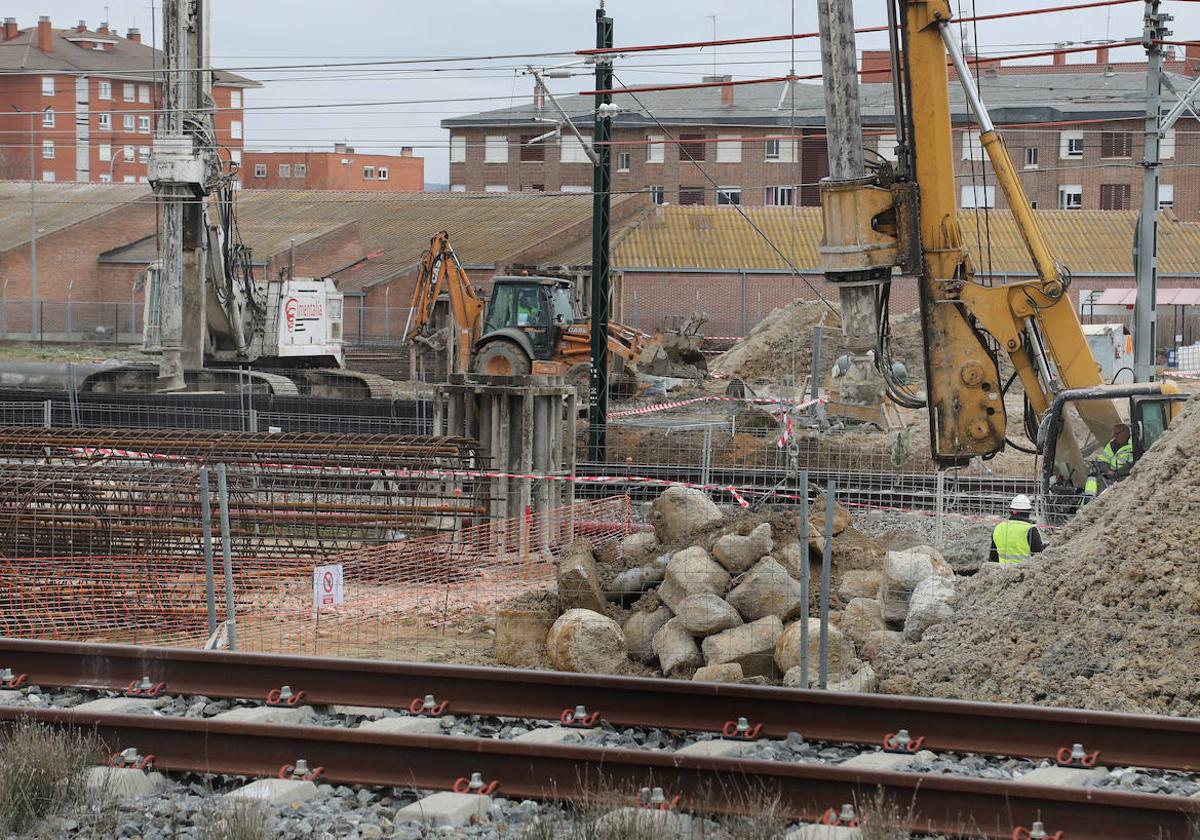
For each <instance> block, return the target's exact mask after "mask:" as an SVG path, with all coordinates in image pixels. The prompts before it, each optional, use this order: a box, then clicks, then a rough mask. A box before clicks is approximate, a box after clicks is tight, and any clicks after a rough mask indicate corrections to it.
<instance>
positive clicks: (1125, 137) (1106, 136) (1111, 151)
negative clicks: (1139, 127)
mask: <svg viewBox="0 0 1200 840" xmlns="http://www.w3.org/2000/svg"><path fill="white" fill-rule="evenodd" d="M1132 156H1133V132H1131V131H1101V132H1100V157H1102V158H1127V157H1132Z"/></svg>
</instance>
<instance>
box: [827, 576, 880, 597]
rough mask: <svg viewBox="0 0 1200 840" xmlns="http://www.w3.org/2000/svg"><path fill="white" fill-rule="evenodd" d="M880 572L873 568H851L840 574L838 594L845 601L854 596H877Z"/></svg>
mask: <svg viewBox="0 0 1200 840" xmlns="http://www.w3.org/2000/svg"><path fill="white" fill-rule="evenodd" d="M882 577H883V574H882V573H881V572H877V571H875V570H874V569H851V570H850V571H848V572H845V573H844V574H843V575H842V580H841V583H840V584H838V595H840V596H841V598H842V600H843V601H845V602H846V603H849V602H850V601H853V600H854V599H855V598H878V597H879V580H880V578H882Z"/></svg>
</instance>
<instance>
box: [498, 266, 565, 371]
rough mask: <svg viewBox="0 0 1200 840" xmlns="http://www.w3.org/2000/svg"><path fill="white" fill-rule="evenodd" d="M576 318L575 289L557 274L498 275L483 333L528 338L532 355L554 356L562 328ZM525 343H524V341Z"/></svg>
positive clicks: (538, 357) (545, 358)
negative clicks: (558, 277) (530, 275)
mask: <svg viewBox="0 0 1200 840" xmlns="http://www.w3.org/2000/svg"><path fill="white" fill-rule="evenodd" d="M574 321H575V303H574V289H573V287H572V285H571V283H570V282H569V281H566V280H560V279H557V278H553V277H497V278H496V279H495V280H494V281H493V286H492V295H491V298H490V299H489V300H488V306H487V314H486V315H485V317H484V322H483V336H484V339H485V340H486V339H487V337H488V336H495V335H503V334H505V333H507V334H508V335H510V336H511V335H512V334H513V331H516V332H518V333H520V334H521V335H523V336H524V337H525V339H526V340H527V341H528V346H529V348H530V350H531V351H532V352H531V356H532V358H534V359H537V360H547V359H550V358H552V357H553V356H554V348H555V346H556V345H557V344H558V339H559V333H560V331H561V330H562V329H563V328H565V327H568V326H570V325H571V324H572V323H574ZM522 343H523V342H522Z"/></svg>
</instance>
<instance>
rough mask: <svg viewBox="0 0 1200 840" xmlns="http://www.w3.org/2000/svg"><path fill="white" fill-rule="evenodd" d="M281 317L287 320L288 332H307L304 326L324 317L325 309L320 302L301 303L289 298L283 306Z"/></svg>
mask: <svg viewBox="0 0 1200 840" xmlns="http://www.w3.org/2000/svg"><path fill="white" fill-rule="evenodd" d="M283 316H284V318H285V319H286V320H287V328H288V332H290V333H297V332H307V329H306V325H307V324H308V323H309V322H310V321H318V320H320V319H321V318H323V317H324V316H325V307H324V306H322V305H321V302H320V301H301V300H299V299H297V298H294V297H289V298H288V299H287V302H286V303H284V305H283Z"/></svg>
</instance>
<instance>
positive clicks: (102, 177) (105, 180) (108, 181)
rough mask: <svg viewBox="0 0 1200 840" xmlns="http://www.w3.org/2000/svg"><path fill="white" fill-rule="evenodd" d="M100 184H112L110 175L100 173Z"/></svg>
mask: <svg viewBox="0 0 1200 840" xmlns="http://www.w3.org/2000/svg"><path fill="white" fill-rule="evenodd" d="M100 183H101V184H111V183H112V175H110V174H109V173H107V172H101V173H100Z"/></svg>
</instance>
